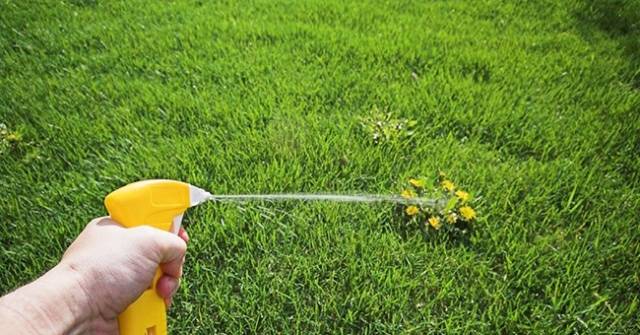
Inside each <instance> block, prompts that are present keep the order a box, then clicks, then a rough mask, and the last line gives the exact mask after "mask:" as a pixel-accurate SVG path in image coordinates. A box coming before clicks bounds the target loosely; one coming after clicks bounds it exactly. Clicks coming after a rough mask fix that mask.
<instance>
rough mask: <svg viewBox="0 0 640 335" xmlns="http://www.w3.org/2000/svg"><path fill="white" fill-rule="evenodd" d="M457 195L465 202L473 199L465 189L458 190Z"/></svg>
mask: <svg viewBox="0 0 640 335" xmlns="http://www.w3.org/2000/svg"><path fill="white" fill-rule="evenodd" d="M456 197H458V199H460V201H462V202H463V203H464V202H467V201H469V199H471V196H470V195H469V193H467V192H465V191H463V190H459V191H456Z"/></svg>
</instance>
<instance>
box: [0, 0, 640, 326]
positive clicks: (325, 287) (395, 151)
mask: <svg viewBox="0 0 640 335" xmlns="http://www.w3.org/2000/svg"><path fill="white" fill-rule="evenodd" d="M638 22H640V2H639V1H625V0H610V1H599V2H591V1H586V0H585V1H584V2H583V1H578V0H573V1H551V0H549V1H492V0H488V1H473V2H471V1H450V2H448V1H353V2H345V1H338V0H330V1H325V0H315V1H264V0H261V1H246V2H235V1H205V0H192V1H162V2H146V1H137V0H136V1H126V2H125V1H122V2H120V1H98V0H95V1H90V0H85V1H82V0H71V1H13V0H0V123H2V124H4V125H5V126H6V130H4V131H3V132H2V135H1V136H2V138H1V139H0V141H1V142H0V245H1V249H0V267H1V268H2V271H0V293H6V292H8V291H10V290H12V289H13V288H15V287H17V286H19V285H21V284H24V283H26V282H28V281H29V280H32V279H34V278H36V277H37V276H38V275H39V274H41V273H43V272H44V271H46V269H48V268H50V267H52V266H53V265H54V264H56V262H57V261H58V260H59V258H60V256H61V255H62V253H63V252H64V250H65V248H66V246H68V245H69V243H70V242H71V241H72V240H73V239H74V237H75V236H76V235H77V234H78V233H79V232H80V231H81V230H82V228H83V227H84V225H85V224H86V223H87V222H88V221H89V220H90V219H91V218H93V217H96V216H101V215H105V214H106V211H105V209H104V206H103V203H102V200H103V198H104V196H105V195H106V194H108V193H109V192H110V191H112V190H114V189H116V188H118V187H120V186H122V185H124V184H126V183H129V182H132V181H136V180H141V179H148V178H171V179H177V180H182V181H186V182H189V183H192V184H194V185H198V186H201V187H206V188H208V189H210V190H211V191H212V192H214V193H222V194H225V193H248V192H250V193H270V192H339V193H351V192H356V193H380V194H398V193H399V192H400V191H401V189H402V187H403V185H404V184H405V183H406V181H407V179H408V178H410V177H414V176H424V177H427V178H428V179H434V178H436V176H437V174H438V172H439V171H443V172H446V173H447V175H448V176H450V178H452V179H453V180H454V181H455V182H456V183H457V184H458V185H461V186H462V187H464V188H465V189H466V190H468V191H469V192H471V193H472V195H473V196H474V198H475V199H476V203H477V211H478V216H479V217H478V220H477V222H475V223H474V224H473V229H472V231H471V233H470V234H469V235H468V237H465V238H453V237H448V236H447V235H446V234H430V235H428V236H427V237H425V235H423V234H422V233H421V232H420V230H418V229H414V227H412V226H407V224H406V223H405V221H406V220H405V217H404V216H403V215H401V214H399V213H398V212H397V211H396V209H395V208H394V207H393V206H391V205H371V204H338V203H300V202H298V203H296V202H286V203H275V204H270V203H245V204H216V203H209V204H205V205H202V206H200V207H198V208H195V209H192V210H190V211H189V212H188V215H187V217H186V218H185V225H186V226H187V229H188V230H189V232H190V234H191V237H192V243H191V244H190V246H189V251H188V257H187V265H186V270H185V271H186V273H185V280H184V281H183V284H182V286H181V288H180V290H179V297H178V298H177V300H176V302H175V306H174V308H173V309H172V310H171V311H170V316H169V317H170V321H169V325H170V328H171V329H172V330H173V332H172V333H173V334H214V333H227V334H243V333H375V334H382V333H388V334H397V333H408V334H424V333H504V334H507V333H538V334H540V333H561V334H562V333H638V332H640V326H639V324H640V320H639V317H638V315H639V313H640V311H639V310H638V304H639V303H640V301H639V300H640V298H639V293H640V256H639V255H640V229H639V227H638V223H639V222H640V219H639V215H640V158H639V157H640V25H639V23H638ZM385 114H388V117H390V118H392V119H398V120H404V119H406V120H413V121H415V122H416V126H415V128H414V133H413V135H410V136H397V137H393V136H392V137H391V138H389V139H386V138H382V139H379V140H377V141H374V140H373V134H372V133H370V132H367V130H366V127H363V123H364V125H365V126H366V125H367V122H373V123H375V120H376V118H379V117H381V116H380V115H385ZM371 120H373V121H371ZM405 135H406V134H405Z"/></svg>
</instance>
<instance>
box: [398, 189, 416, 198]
mask: <svg viewBox="0 0 640 335" xmlns="http://www.w3.org/2000/svg"><path fill="white" fill-rule="evenodd" d="M400 196H401V197H403V198H405V199H411V198H414V197H415V196H416V192H414V191H413V190H402V192H400Z"/></svg>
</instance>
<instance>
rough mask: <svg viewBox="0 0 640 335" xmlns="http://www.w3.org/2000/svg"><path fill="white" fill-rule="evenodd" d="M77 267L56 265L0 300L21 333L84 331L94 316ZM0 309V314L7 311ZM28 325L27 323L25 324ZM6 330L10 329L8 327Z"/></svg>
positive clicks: (76, 332) (69, 332)
mask: <svg viewBox="0 0 640 335" xmlns="http://www.w3.org/2000/svg"><path fill="white" fill-rule="evenodd" d="M79 282H80V278H78V274H77V273H74V271H73V270H71V269H68V268H66V267H63V266H56V267H55V268H53V269H51V270H50V271H49V272H47V273H46V274H44V275H43V276H42V277H40V278H38V279H37V280H36V281H34V282H32V283H30V284H28V285H26V286H24V287H21V288H19V289H18V290H16V291H14V292H13V293H11V294H9V295H7V296H6V297H3V298H2V300H0V309H2V312H3V313H7V316H6V319H7V320H5V321H7V322H8V324H9V330H11V324H14V325H16V326H19V328H17V327H16V328H15V329H14V330H15V333H17V334H83V333H85V332H86V330H87V329H88V322H89V320H90V319H91V316H92V311H91V308H90V304H89V300H88V296H87V294H85V292H84V291H83V290H82V288H80V287H78V283H79ZM3 313H0V314H3ZM25 326H26V327H25ZM5 330H6V329H5Z"/></svg>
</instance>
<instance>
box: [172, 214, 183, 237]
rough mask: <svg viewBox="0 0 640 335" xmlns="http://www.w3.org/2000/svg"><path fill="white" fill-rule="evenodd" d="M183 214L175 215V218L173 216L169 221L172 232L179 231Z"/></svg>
mask: <svg viewBox="0 0 640 335" xmlns="http://www.w3.org/2000/svg"><path fill="white" fill-rule="evenodd" d="M183 216H184V213H182V214H180V215H178V216H176V217H175V218H173V221H172V222H171V232H172V233H174V234H178V232H179V231H180V226H182V217H183Z"/></svg>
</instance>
